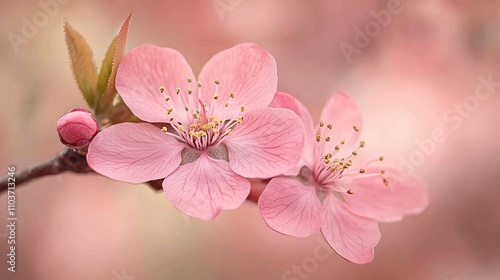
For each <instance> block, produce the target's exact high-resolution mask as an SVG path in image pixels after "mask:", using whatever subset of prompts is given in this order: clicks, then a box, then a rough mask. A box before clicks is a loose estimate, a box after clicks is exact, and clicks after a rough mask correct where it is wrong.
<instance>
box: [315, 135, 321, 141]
mask: <svg viewBox="0 0 500 280" xmlns="http://www.w3.org/2000/svg"><path fill="white" fill-rule="evenodd" d="M316 141H317V142H319V141H321V134H317V135H316Z"/></svg>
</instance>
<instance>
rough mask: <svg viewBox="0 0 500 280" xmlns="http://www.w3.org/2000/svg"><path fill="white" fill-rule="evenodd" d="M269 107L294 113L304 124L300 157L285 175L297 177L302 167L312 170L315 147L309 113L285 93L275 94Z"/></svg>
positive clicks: (312, 125) (313, 128) (314, 135)
mask: <svg viewBox="0 0 500 280" xmlns="http://www.w3.org/2000/svg"><path fill="white" fill-rule="evenodd" d="M269 106H270V107H274V108H286V109H290V110H292V111H294V112H295V113H296V114H297V115H298V116H299V117H300V119H301V120H302V122H303V124H304V129H305V139H304V148H303V149H302V155H301V156H300V160H299V162H298V164H297V166H296V167H295V168H293V169H292V170H290V174H287V175H297V174H298V173H299V172H300V169H301V168H302V167H303V166H307V167H309V169H311V170H312V169H313V164H314V152H313V151H314V149H315V145H316V142H315V141H316V132H315V131H316V129H315V127H314V122H313V119H312V117H311V114H310V113H309V111H308V110H307V109H306V107H305V106H304V105H303V104H302V103H301V102H300V101H299V100H298V99H297V98H295V97H293V96H292V95H291V94H288V93H285V92H277V93H276V95H275V96H274V99H273V101H272V102H271V104H270V105H269Z"/></svg>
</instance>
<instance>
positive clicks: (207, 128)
mask: <svg viewBox="0 0 500 280" xmlns="http://www.w3.org/2000/svg"><path fill="white" fill-rule="evenodd" d="M187 81H188V88H187V90H186V91H185V92H183V91H182V90H181V89H180V88H176V89H175V92H176V94H175V96H166V97H165V101H166V102H167V104H168V105H169V108H168V109H167V115H168V116H169V121H170V125H171V127H172V129H173V132H170V131H168V129H167V127H163V128H162V132H164V133H166V134H169V135H171V136H173V137H175V138H176V139H177V140H179V141H181V142H184V143H186V144H187V145H189V146H191V147H192V148H194V149H197V150H206V149H207V148H208V147H211V146H217V145H218V144H220V143H221V142H222V141H223V140H224V138H226V137H227V136H228V135H229V134H230V133H231V131H233V130H234V128H235V127H236V126H237V125H238V124H241V123H242V122H243V117H242V116H241V113H243V112H244V111H245V106H241V107H240V114H238V115H237V116H234V115H233V116H229V115H228V108H229V106H231V105H232V104H231V103H232V101H234V97H235V93H234V92H231V93H230V94H229V98H228V100H225V101H222V100H220V99H219V93H218V90H219V84H220V82H219V80H216V81H215V84H216V87H215V93H214V94H213V97H212V98H213V100H212V101H211V102H210V105H209V104H207V102H204V101H203V100H202V95H201V88H202V83H201V82H198V84H197V87H198V89H197V96H193V90H192V88H191V84H192V78H187ZM164 91H165V88H163V87H160V93H163V92H164ZM233 106H234V105H233ZM179 108H182V109H183V110H184V112H177V111H174V110H179ZM182 109H180V110H182ZM178 114H187V115H188V118H187V121H185V120H176V118H175V116H178Z"/></svg>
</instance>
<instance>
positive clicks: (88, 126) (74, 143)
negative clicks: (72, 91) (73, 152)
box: [57, 108, 99, 148]
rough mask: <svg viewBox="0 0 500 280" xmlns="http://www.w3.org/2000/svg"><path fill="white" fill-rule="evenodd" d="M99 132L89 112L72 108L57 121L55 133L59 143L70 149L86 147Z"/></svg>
mask: <svg viewBox="0 0 500 280" xmlns="http://www.w3.org/2000/svg"><path fill="white" fill-rule="evenodd" d="M98 131H99V126H98V125H97V121H96V119H95V118H94V116H93V115H92V113H91V112H89V111H87V110H85V109H82V108H74V109H72V110H71V111H69V112H68V113H66V114H64V115H63V116H62V117H61V118H59V120H58V121H57V132H58V133H59V139H60V140H61V143H63V144H64V145H66V146H68V147H70V148H81V147H83V146H85V145H88V144H89V143H90V141H92V139H93V138H94V136H95V135H96V134H97V132H98Z"/></svg>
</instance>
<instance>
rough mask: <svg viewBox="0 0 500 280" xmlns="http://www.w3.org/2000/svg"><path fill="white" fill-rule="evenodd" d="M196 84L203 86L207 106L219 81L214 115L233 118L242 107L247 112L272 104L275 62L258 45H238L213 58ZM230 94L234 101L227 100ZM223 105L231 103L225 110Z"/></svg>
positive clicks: (275, 84)
mask: <svg viewBox="0 0 500 280" xmlns="http://www.w3.org/2000/svg"><path fill="white" fill-rule="evenodd" d="M198 80H199V81H201V82H202V84H203V87H202V88H201V90H202V96H203V97H202V98H203V101H204V102H207V103H208V104H210V103H211V102H212V101H213V100H214V99H213V96H214V93H215V92H216V84H215V81H216V80H218V81H220V85H219V86H218V95H219V98H218V99H217V100H216V101H214V102H216V105H217V108H219V109H217V111H219V112H220V111H222V110H227V112H228V113H227V116H229V117H235V116H236V115H238V114H239V113H240V108H241V106H245V111H246V112H248V111H251V110H253V109H256V108H260V107H266V106H268V105H269V103H271V100H272V99H273V97H274V94H275V93H276V87H277V83H278V76H277V67H276V61H275V60H274V58H273V57H272V56H271V55H270V54H269V53H268V52H267V51H266V50H264V49H263V48H261V47H259V46H258V45H255V44H250V43H247V44H240V45H236V46H235V47H233V48H230V49H227V50H224V51H222V52H220V53H218V54H216V55H215V56H213V57H212V58H211V59H210V60H209V61H208V62H207V64H205V66H204V67H203V69H202V70H201V73H200V76H199V79H198ZM231 92H234V93H235V95H234V96H235V97H234V98H230V93H231ZM225 102H229V103H230V105H229V107H228V108H225V106H224V104H225ZM209 108H210V106H209ZM209 113H211V112H209Z"/></svg>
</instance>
